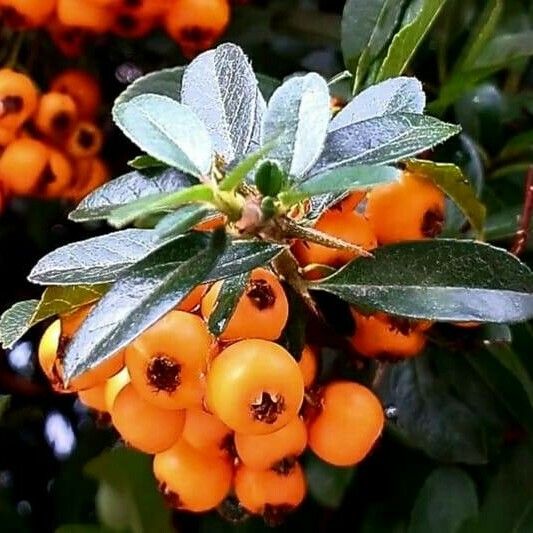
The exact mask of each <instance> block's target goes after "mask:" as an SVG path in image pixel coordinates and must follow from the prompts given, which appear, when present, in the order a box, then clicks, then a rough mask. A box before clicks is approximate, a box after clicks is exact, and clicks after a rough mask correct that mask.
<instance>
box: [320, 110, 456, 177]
mask: <svg viewBox="0 0 533 533" xmlns="http://www.w3.org/2000/svg"><path fill="white" fill-rule="evenodd" d="M459 131H460V128H459V127H458V126H454V125H452V124H447V123H445V122H441V121H439V120H437V119H436V118H433V117H427V116H424V115H419V114H414V113H395V114H392V115H385V116H381V117H376V118H371V119H369V120H365V121H364V122H357V123H355V124H350V125H349V126H345V127H343V128H339V129H336V130H334V131H330V132H329V133H328V135H327V137H326V143H325V146H324V151H323V153H322V155H321V157H320V159H319V160H318V161H317V163H316V165H315V166H314V167H313V168H312V169H311V170H310V171H309V175H310V176H313V175H315V174H318V173H323V172H325V171H327V170H331V169H333V168H336V167H341V166H346V165H354V164H360V165H379V164H386V163H393V162H395V161H399V160H401V159H406V158H408V157H412V156H414V155H416V154H418V153H420V152H423V151H424V150H428V149H430V148H432V147H434V146H436V145H437V144H439V143H442V142H444V141H445V140H447V139H448V138H450V137H452V136H453V135H456V134H457V133H459Z"/></svg>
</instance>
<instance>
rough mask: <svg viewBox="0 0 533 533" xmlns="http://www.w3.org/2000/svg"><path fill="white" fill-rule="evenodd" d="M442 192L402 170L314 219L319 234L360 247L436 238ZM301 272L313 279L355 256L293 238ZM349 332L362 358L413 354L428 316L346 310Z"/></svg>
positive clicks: (422, 340) (421, 341) (422, 342)
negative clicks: (414, 317)
mask: <svg viewBox="0 0 533 533" xmlns="http://www.w3.org/2000/svg"><path fill="white" fill-rule="evenodd" d="M445 205H446V204H445V195H444V193H443V192H442V191H441V190H440V189H439V188H438V187H436V186H435V185H434V184H433V183H432V182H431V181H430V180H429V179H427V178H425V177H423V176H418V175H415V174H413V173H411V172H403V173H402V175H401V178H400V180H398V181H394V182H392V183H389V184H384V185H379V186H377V187H375V188H373V189H372V190H370V191H369V192H368V193H365V192H363V191H357V192H354V193H352V194H350V195H349V196H348V197H347V198H346V199H345V200H343V201H342V202H340V203H338V204H337V205H335V206H333V207H332V208H331V209H329V210H327V211H326V212H325V213H324V214H323V215H322V216H321V217H320V218H319V219H318V221H317V222H316V224H315V228H316V229H317V230H320V231H322V232H323V233H326V234H329V235H331V236H333V237H337V238H339V239H342V240H343V241H345V242H348V243H351V244H354V245H357V246H359V247H360V248H362V249H363V250H366V251H371V250H374V249H375V248H377V247H378V246H379V245H385V244H393V243H398V242H402V241H413V240H420V239H427V238H432V237H436V236H437V235H439V234H440V232H441V231H442V228H443V224H444V218H445ZM292 250H293V253H294V255H295V257H296V258H297V259H298V261H299V263H300V265H301V266H302V268H303V271H304V274H305V275H306V276H307V277H308V278H311V279H317V278H320V277H322V276H324V275H325V274H327V273H329V272H331V271H332V270H333V269H337V268H339V267H341V266H343V265H345V264H346V263H348V262H349V261H351V260H352V259H355V258H356V257H358V255H359V254H358V253H357V252H356V251H351V250H339V249H335V248H329V247H326V246H322V245H320V244H315V243H309V242H305V241H297V242H296V243H295V244H294V245H293V247H292ZM352 314H353V317H354V321H355V333H354V335H353V337H352V339H351V343H352V345H353V347H354V348H355V350H356V351H357V352H358V353H359V354H360V355H361V356H364V357H382V358H388V359H397V358H404V357H412V356H415V355H417V354H419V353H420V352H421V351H422V350H423V348H424V346H425V344H426V334H425V332H426V331H427V330H428V329H429V328H430V327H431V322H428V321H410V320H407V319H400V318H395V317H390V316H387V315H385V314H383V313H378V314H375V315H363V314H361V313H360V312H358V311H356V310H352Z"/></svg>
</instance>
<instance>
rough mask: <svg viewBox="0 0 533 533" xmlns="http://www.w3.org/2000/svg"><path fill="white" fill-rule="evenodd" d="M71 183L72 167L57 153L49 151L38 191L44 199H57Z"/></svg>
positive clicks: (57, 151) (53, 150)
mask: <svg viewBox="0 0 533 533" xmlns="http://www.w3.org/2000/svg"><path fill="white" fill-rule="evenodd" d="M71 181H72V165H71V164H70V161H69V160H68V159H67V158H66V157H65V156H64V155H63V154H62V153H61V152H60V151H59V150H55V149H53V148H52V149H50V157H49V160H48V168H47V171H46V172H45V173H44V175H43V178H42V180H41V183H40V184H39V190H40V191H42V193H43V196H44V197H45V198H59V197H60V196H61V195H62V194H63V193H64V192H65V191H66V190H67V188H68V187H69V185H70V183H71Z"/></svg>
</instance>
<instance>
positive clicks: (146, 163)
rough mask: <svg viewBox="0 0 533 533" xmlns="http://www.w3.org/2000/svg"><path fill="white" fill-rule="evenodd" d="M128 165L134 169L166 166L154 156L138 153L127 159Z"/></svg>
mask: <svg viewBox="0 0 533 533" xmlns="http://www.w3.org/2000/svg"><path fill="white" fill-rule="evenodd" d="M128 165H129V166H130V167H131V168H134V169H135V170H145V169H147V168H148V169H150V168H166V165H165V164H164V163H161V161H159V160H158V159H156V158H155V157H152V156H151V155H138V156H137V157H134V158H133V159H132V160H131V161H128Z"/></svg>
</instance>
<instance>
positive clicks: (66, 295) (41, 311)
mask: <svg viewBox="0 0 533 533" xmlns="http://www.w3.org/2000/svg"><path fill="white" fill-rule="evenodd" d="M106 290H107V286H106V285H92V286H89V285H78V286H73V287H48V288H47V289H46V290H45V291H44V293H43V295H42V296H41V299H40V300H26V301H23V302H19V303H17V304H15V305H14V306H13V307H11V308H10V309H8V310H7V311H5V312H4V313H3V315H2V316H1V317H0V344H2V346H3V347H4V349H9V348H12V347H13V345H14V344H15V343H16V342H17V341H18V340H20V339H21V338H22V336H23V335H25V334H26V332H27V331H29V330H30V329H31V328H32V327H33V326H35V325H36V324H38V323H39V322H42V321H43V320H46V319H48V318H51V317H53V316H56V315H62V314H66V313H70V312H72V311H74V310H75V309H77V308H78V307H81V306H83V305H86V304H89V303H92V302H94V301H96V300H98V299H100V298H101V297H102V294H104V293H105V291H106Z"/></svg>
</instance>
